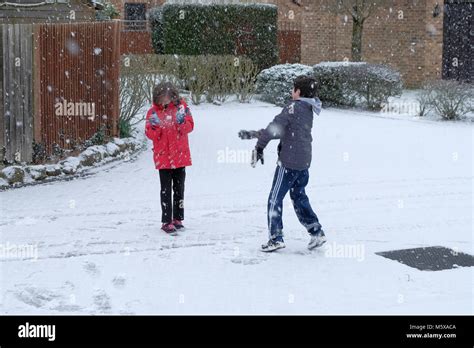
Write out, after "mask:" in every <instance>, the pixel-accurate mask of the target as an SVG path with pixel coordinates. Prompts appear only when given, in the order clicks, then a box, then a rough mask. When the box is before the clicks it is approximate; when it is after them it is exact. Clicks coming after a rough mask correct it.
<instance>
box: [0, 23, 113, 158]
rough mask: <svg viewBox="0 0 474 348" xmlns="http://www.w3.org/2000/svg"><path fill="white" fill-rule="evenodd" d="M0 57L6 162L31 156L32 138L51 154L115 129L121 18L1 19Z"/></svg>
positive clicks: (0, 140)
mask: <svg viewBox="0 0 474 348" xmlns="http://www.w3.org/2000/svg"><path fill="white" fill-rule="evenodd" d="M0 62H1V64H0V149H2V150H3V151H2V155H3V156H2V157H4V158H3V159H5V160H6V161H8V162H31V160H32V156H33V153H32V152H33V142H34V143H37V144H40V145H42V147H43V148H44V150H45V151H46V154H52V152H53V150H54V148H55V147H59V148H62V149H71V148H73V147H74V146H75V145H77V144H80V143H82V142H83V141H85V140H87V139H89V138H90V137H92V136H93V135H94V134H95V133H96V132H97V131H98V130H100V129H102V130H103V131H104V132H105V134H106V135H110V136H117V135H118V117H119V72H120V25H119V23H116V22H99V23H72V24H3V25H0ZM3 115H4V117H1V116H3Z"/></svg>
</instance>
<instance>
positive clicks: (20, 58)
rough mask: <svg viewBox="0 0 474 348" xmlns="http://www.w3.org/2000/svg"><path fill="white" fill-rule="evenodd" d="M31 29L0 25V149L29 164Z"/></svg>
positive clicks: (31, 68) (31, 66)
mask: <svg viewBox="0 0 474 348" xmlns="http://www.w3.org/2000/svg"><path fill="white" fill-rule="evenodd" d="M32 37H33V25H32V24H10V25H0V63H1V64H0V82H2V83H0V116H1V117H0V131H1V133H0V149H1V152H2V154H1V156H0V158H1V157H3V158H6V159H7V160H9V161H12V162H13V161H15V162H23V161H25V162H30V161H31V158H32V151H33V148H32V140H33V113H34V110H33V74H32V72H33V54H32V53H33V45H32V41H33V40H32Z"/></svg>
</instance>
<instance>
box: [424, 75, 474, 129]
mask: <svg viewBox="0 0 474 348" xmlns="http://www.w3.org/2000/svg"><path fill="white" fill-rule="evenodd" d="M428 90H429V91H431V92H430V104H431V106H432V107H433V109H434V110H435V111H436V112H437V113H438V114H439V115H440V116H441V117H442V118H443V119H445V120H456V119H460V118H461V117H463V116H465V115H466V114H468V113H469V112H472V111H473V110H474V102H473V100H474V87H473V85H472V84H471V85H469V84H467V83H462V82H457V81H443V80H439V81H435V82H433V83H431V84H430V85H429V86H428Z"/></svg>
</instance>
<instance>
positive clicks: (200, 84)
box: [122, 55, 257, 104]
mask: <svg viewBox="0 0 474 348" xmlns="http://www.w3.org/2000/svg"><path fill="white" fill-rule="evenodd" d="M126 58H128V62H129V64H128V66H125V67H123V69H122V74H123V75H125V76H128V75H135V76H138V77H137V81H140V83H141V84H143V88H142V93H145V94H146V95H147V97H146V98H147V99H148V101H149V102H150V103H151V91H152V88H153V86H154V85H155V83H157V82H159V81H170V82H172V83H173V84H175V85H176V86H178V87H179V88H181V89H187V90H189V91H190V92H191V100H192V102H193V103H194V104H199V103H201V101H202V99H203V97H204V96H206V100H207V101H209V102H213V101H219V102H223V101H225V100H226V99H227V98H228V96H229V95H231V94H236V95H237V98H238V99H239V101H241V102H248V101H249V100H250V99H251V98H252V95H253V91H254V83H255V77H256V74H257V67H256V66H255V64H253V63H252V61H251V60H250V59H249V58H245V57H235V56H215V55H205V56H177V55H140V56H128V57H126ZM137 83H138V82H137ZM136 89H139V88H138V87H136Z"/></svg>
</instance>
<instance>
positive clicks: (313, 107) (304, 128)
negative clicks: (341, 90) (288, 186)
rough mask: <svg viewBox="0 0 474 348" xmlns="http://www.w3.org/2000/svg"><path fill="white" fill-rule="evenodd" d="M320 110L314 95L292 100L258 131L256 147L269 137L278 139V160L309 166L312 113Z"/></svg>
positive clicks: (288, 164)
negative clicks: (265, 126)
mask: <svg viewBox="0 0 474 348" xmlns="http://www.w3.org/2000/svg"><path fill="white" fill-rule="evenodd" d="M320 113H321V101H320V100H319V99H317V98H315V99H313V98H300V99H298V100H293V101H291V102H290V103H288V104H287V105H286V106H285V107H284V108H283V110H282V112H281V113H280V114H279V115H277V116H276V117H275V119H274V120H273V121H272V122H271V123H270V124H269V125H268V126H267V128H265V129H262V130H261V131H260V134H259V137H258V142H257V148H260V149H265V147H266V146H267V145H268V143H269V142H270V140H272V139H280V145H279V146H278V148H279V161H280V163H281V164H282V165H283V166H284V167H285V168H289V169H294V170H305V169H308V168H309V167H310V166H311V158H312V142H313V137H312V136H311V130H312V128H313V114H316V115H319V114H320Z"/></svg>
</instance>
